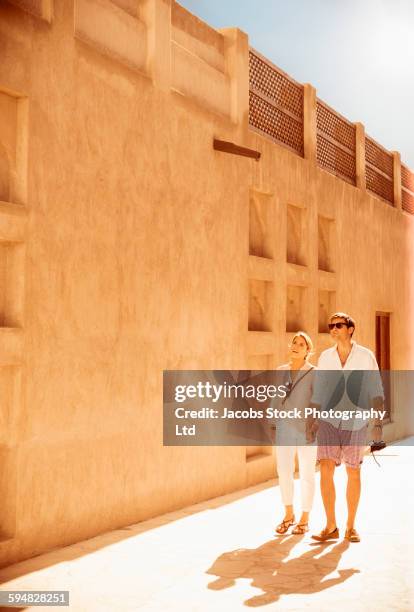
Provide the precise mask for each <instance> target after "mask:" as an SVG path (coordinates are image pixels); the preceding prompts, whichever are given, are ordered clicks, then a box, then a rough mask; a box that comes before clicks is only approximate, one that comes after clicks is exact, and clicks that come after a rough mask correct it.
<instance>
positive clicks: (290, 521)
mask: <svg viewBox="0 0 414 612" xmlns="http://www.w3.org/2000/svg"><path fill="white" fill-rule="evenodd" d="M294 524H295V517H293V518H291V519H288V520H287V521H282V522H281V523H279V525H278V526H277V527H276V529H275V531H276V533H280V534H281V535H283V534H284V533H286V532H287V530H288V529H289V527H291V526H292V525H294Z"/></svg>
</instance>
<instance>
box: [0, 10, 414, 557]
mask: <svg viewBox="0 0 414 612" xmlns="http://www.w3.org/2000/svg"><path fill="white" fill-rule="evenodd" d="M22 8H23V9H24V10H21V9H22ZM0 52H1V56H2V59H1V62H0V92H1V93H0V113H1V117H0V141H1V144H2V148H1V149H0V179H1V180H0V187H1V193H2V195H1V199H2V201H1V202H0V241H1V245H0V246H1V248H0V255H1V258H2V259H1V266H0V280H1V283H2V288H3V292H2V295H3V297H2V300H3V302H2V304H1V308H2V312H1V317H2V320H1V321H2V328H1V329H0V335H1V340H2V341H1V343H0V390H1V394H2V398H4V401H2V405H1V411H0V419H1V427H0V432H1V433H0V436H1V438H0V474H1V476H0V497H1V499H2V500H3V501H2V505H1V508H0V524H1V530H2V531H1V541H0V564H2V565H6V564H9V563H12V562H14V561H17V560H20V559H23V558H27V557H29V556H32V555H35V554H37V553H40V552H42V551H44V550H47V549H49V548H52V547H56V546H62V545H65V544H69V543H72V542H75V541H79V540H81V539H83V538H87V537H92V536H93V535H95V534H97V533H100V532H103V531H106V530H110V529H113V528H116V527H119V526H123V525H126V524H130V523H134V522H138V521H140V520H143V519H145V518H148V517H151V516H155V515H158V514H161V513H163V512H167V511H169V510H173V509H176V508H180V507H184V506H186V505H188V504H191V503H193V502H196V501H199V500H203V499H208V498H211V497H214V496H217V495H220V494H223V493H225V492H229V491H232V490H235V489H241V488H243V487H245V486H247V485H248V484H251V483H253V482H259V481H260V480H265V479H266V478H270V477H272V476H273V474H274V465H273V459H272V456H271V454H269V450H266V449H265V450H264V452H261V450H263V449H261V450H260V449H256V451H252V450H251V449H248V450H247V451H246V449H245V448H239V447H233V448H220V447H210V448H178V447H174V448H172V447H163V446H162V386H161V383H162V371H163V370H164V369H212V368H215V369H217V368H218V369H220V368H222V369H230V368H231V369H243V368H254V367H258V368H262V367H274V365H276V364H279V363H281V362H282V361H284V360H285V351H286V344H287V341H288V339H289V337H290V335H289V332H287V331H286V317H287V316H288V317H291V314H290V313H287V312H286V311H287V309H286V300H287V295H289V296H290V297H291V298H292V299H291V303H292V304H293V306H292V308H293V310H294V307H296V306H295V304H297V300H299V302H300V300H303V301H302V306H301V308H300V309H299V311H298V312H299V314H300V315H303V316H304V317H305V318H304V320H303V326H305V327H306V328H307V329H308V330H309V332H310V333H311V334H312V335H313V336H315V337H317V336H318V326H317V321H318V316H319V315H318V308H319V307H318V298H319V297H322V298H323V299H325V298H326V299H328V300H329V299H331V298H332V294H335V298H334V299H335V300H336V304H337V305H338V306H340V307H341V308H343V309H346V310H349V311H351V312H352V313H355V315H356V317H357V319H358V326H359V328H360V330H361V331H360V332H359V330H358V339H359V340H360V341H361V342H362V343H364V344H367V345H368V346H371V347H372V346H373V343H374V336H373V334H374V331H373V318H372V317H373V314H375V311H376V310H386V311H389V312H392V313H393V323H392V324H393V331H392V338H393V346H392V355H393V367H394V368H411V367H413V363H414V355H413V349H412V348H411V346H410V345H409V337H408V335H407V333H406V326H405V325H404V321H406V320H407V319H408V316H409V312H410V310H412V304H413V299H414V293H413V285H412V280H411V279H410V267H409V262H410V261H413V252H412V248H413V247H412V241H411V242H410V237H411V236H412V232H413V221H414V220H413V217H410V216H409V215H406V214H405V213H402V212H401V211H399V210H396V209H394V208H392V207H390V206H388V205H386V204H384V203H383V202H380V201H379V200H377V199H376V198H373V197H371V196H369V195H367V194H366V192H364V191H362V190H361V189H357V188H355V187H352V186H350V185H347V184H346V183H343V182H342V181H340V180H339V179H337V178H335V177H333V176H330V175H328V174H327V173H326V172H324V171H322V170H320V169H318V168H317V167H316V166H315V164H314V163H312V162H311V161H309V160H305V159H302V158H300V157H298V156H296V155H294V154H293V153H291V152H289V151H287V150H286V149H284V148H282V147H279V146H277V145H275V144H273V143H271V142H269V141H268V140H266V139H264V138H262V137H261V136H258V135H256V134H253V133H251V132H249V130H248V123H247V122H248V64H247V54H248V40H247V36H246V35H244V34H243V33H241V32H239V31H238V30H232V29H229V30H223V32H216V31H214V30H212V29H211V28H209V27H208V26H207V25H206V24H203V23H202V22H200V21H199V20H197V19H196V18H194V17H193V16H191V15H190V14H189V13H187V12H186V11H184V9H181V8H180V7H179V6H177V5H175V4H173V5H172V9H171V3H170V2H169V1H168V0H147V1H146V2H138V3H135V2H131V1H129V0H117V1H116V2H110V1H109V0H76V2H66V1H63V0H56V1H55V2H53V1H52V0H27V1H25V0H19V1H16V2H13V3H9V4H8V3H2V4H1V6H0ZM214 137H218V138H221V139H223V140H228V141H232V142H236V143H237V144H240V145H244V146H249V147H252V148H254V149H258V150H259V151H261V153H262V157H261V160H260V161H259V162H255V161H251V160H250V159H248V158H244V157H239V156H235V155H230V154H225V153H220V152H218V151H215V150H214V149H213V138H214ZM288 205H291V208H290V209H289V210H290V214H291V216H292V215H293V217H294V219H293V221H292V219H291V222H292V227H293V228H295V227H296V225H295V223H296V221H295V218H296V217H297V210H296V208H298V209H299V217H300V216H301V215H304V216H303V218H302V221H303V244H304V246H303V252H302V253H300V257H299V259H300V258H301V257H302V258H304V260H303V262H304V263H305V264H306V265H305V266H299V265H297V264H292V263H291V264H287V263H286V251H287V246H286V241H287V230H286V225H287V217H288V215H287V211H288V208H287V207H288ZM292 207H293V208H292ZM318 213H319V215H321V216H322V217H323V218H324V219H325V220H322V221H321V223H322V225H323V224H324V223H325V224H327V227H328V230H327V235H328V236H329V235H330V232H331V231H332V232H333V234H332V236H333V237H334V240H333V242H332V244H333V246H332V249H331V250H330V251H329V253H328V255H327V257H328V259H329V257H331V256H332V257H333V258H334V259H333V260H334V270H335V271H334V272H319V271H318V269H317V267H318V256H317V253H318V234H317V227H318ZM295 215H296V217H295ZM249 219H250V221H249ZM329 220H332V221H331V225H330V222H329ZM249 226H250V229H249ZM253 227H254V228H255V229H252V228H253ZM329 228H330V229H329ZM249 232H250V243H251V245H252V244H253V246H254V245H255V247H254V248H255V249H256V251H255V252H257V253H262V255H263V254H265V255H268V257H265V258H264V257H260V256H254V255H253V256H252V255H250V256H249ZM263 232H264V234H265V236H264V235H263ZM335 244H336V245H338V244H341V249H338V248H337V247H335ZM263 245H264V246H263ZM292 248H293V247H292ZM263 249H264V250H263ZM328 250H329V249H328ZM292 257H295V253H293V254H292ZM362 278H363V279H366V280H364V282H363V283H361V282H360V280H361V279H362ZM249 280H250V283H249ZM252 281H254V282H253V283H252ZM256 281H259V282H256ZM288 286H289V287H290V288H289V290H287V287H288ZM298 287H299V289H298ZM292 288H293V289H292ZM300 288H302V290H301V289H300ZM303 290H304V291H305V293H303ZM319 290H320V291H323V292H325V293H322V294H318V291H319ZM263 292H264V293H263ZM330 294H331V295H330ZM249 295H250V302H249ZM263 296H265V298H264V299H265V302H263ZM298 296H299V297H298ZM332 299H333V298H332ZM249 303H250V305H249ZM263 304H264V307H263ZM295 316H296V314H295V315H294V317H295ZM294 317H293V320H292V321H291V324H292V325H293V324H295V320H294ZM249 318H250V328H251V329H250V331H249V330H248V327H249V325H248V321H249ZM301 323H302V322H301ZM397 339H399V340H398V341H397ZM326 344H327V337H326V335H324V334H320V335H319V336H318V345H319V349H320V348H322V347H325V346H326ZM390 427H392V425H391V426H390ZM401 427H402V428H403V429H404V431H402V430H401V431H391V432H390V435H392V436H394V437H400V435H403V434H405V433H407V431H406V430H408V429H409V424H408V421H407V422H406V421H404V422H403V425H402V426H401Z"/></svg>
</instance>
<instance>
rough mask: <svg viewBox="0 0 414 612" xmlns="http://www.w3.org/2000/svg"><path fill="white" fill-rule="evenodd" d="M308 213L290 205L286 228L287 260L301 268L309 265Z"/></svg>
mask: <svg viewBox="0 0 414 612" xmlns="http://www.w3.org/2000/svg"><path fill="white" fill-rule="evenodd" d="M305 215H306V211H305V209H304V208H300V207H299V206H293V205H292V204H288V207H287V228H286V260H287V262H288V263H292V264H296V265H299V266H306V264H307V257H306V252H307V233H306V219H305Z"/></svg>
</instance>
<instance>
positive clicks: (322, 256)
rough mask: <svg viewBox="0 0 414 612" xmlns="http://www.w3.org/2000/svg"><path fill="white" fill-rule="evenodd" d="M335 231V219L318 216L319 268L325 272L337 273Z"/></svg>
mask: <svg viewBox="0 0 414 612" xmlns="http://www.w3.org/2000/svg"><path fill="white" fill-rule="evenodd" d="M334 230H335V222H334V220H333V219H328V218H326V217H321V216H320V215H318V268H319V270H324V271H325V272H335V261H334V259H335V257H334V255H335V254H334V247H335V237H334Z"/></svg>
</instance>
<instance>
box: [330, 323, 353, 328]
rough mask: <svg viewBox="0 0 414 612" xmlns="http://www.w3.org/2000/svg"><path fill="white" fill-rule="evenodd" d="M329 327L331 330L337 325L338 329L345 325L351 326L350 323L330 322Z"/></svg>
mask: <svg viewBox="0 0 414 612" xmlns="http://www.w3.org/2000/svg"><path fill="white" fill-rule="evenodd" d="M328 327H329V330H332V329H335V327H336V329H342V328H343V327H349V325H348V324H347V323H329V325H328Z"/></svg>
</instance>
